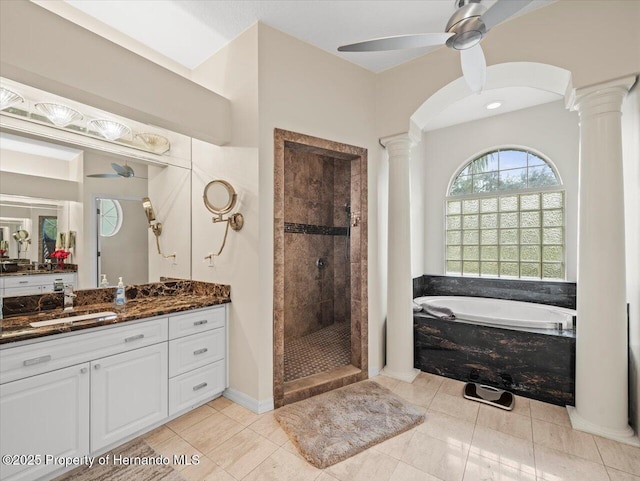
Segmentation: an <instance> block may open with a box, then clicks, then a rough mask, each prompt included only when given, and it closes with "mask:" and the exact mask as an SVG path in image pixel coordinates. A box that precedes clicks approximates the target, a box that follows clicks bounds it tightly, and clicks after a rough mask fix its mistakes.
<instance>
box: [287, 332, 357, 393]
mask: <svg viewBox="0 0 640 481" xmlns="http://www.w3.org/2000/svg"><path fill="white" fill-rule="evenodd" d="M349 364H351V324H350V323H349V322H336V323H334V324H332V325H330V326H328V327H324V328H322V329H320V330H319V331H316V332H312V333H311V334H307V335H306V336H303V337H300V338H298V339H285V341H284V380H285V382H289V381H293V380H294V379H300V378H302V377H307V376H313V375H314V374H319V373H321V372H325V371H330V370H331V369H334V368H336V367H340V366H347V365H349Z"/></svg>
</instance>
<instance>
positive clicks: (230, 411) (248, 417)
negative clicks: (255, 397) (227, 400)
mask: <svg viewBox="0 0 640 481" xmlns="http://www.w3.org/2000/svg"><path fill="white" fill-rule="evenodd" d="M220 412H221V413H222V414H224V415H226V416H229V417H230V418H231V419H233V420H234V421H237V422H239V423H240V424H242V425H243V426H249V424H251V423H254V422H255V421H257V420H258V418H259V417H260V415H259V414H256V413H254V412H253V411H249V410H248V409H247V408H245V407H242V406H240V405H239V404H235V403H234V404H231V405H230V406H227V407H226V408H224V409H222V410H221V411H220Z"/></svg>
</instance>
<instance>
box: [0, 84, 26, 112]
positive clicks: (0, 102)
mask: <svg viewBox="0 0 640 481" xmlns="http://www.w3.org/2000/svg"><path fill="white" fill-rule="evenodd" d="M22 102H24V97H22V95H20V94H19V93H17V92H14V91H13V90H10V89H8V88H6V87H0V110H4V109H8V108H9V107H11V106H12V105H15V104H19V103H22Z"/></svg>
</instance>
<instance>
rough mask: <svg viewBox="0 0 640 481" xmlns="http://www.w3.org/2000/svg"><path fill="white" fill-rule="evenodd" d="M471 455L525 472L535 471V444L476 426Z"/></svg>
mask: <svg viewBox="0 0 640 481" xmlns="http://www.w3.org/2000/svg"><path fill="white" fill-rule="evenodd" d="M471 453H472V454H474V455H477V456H483V457H485V458H489V459H491V460H493V461H497V462H499V463H500V464H504V465H506V466H511V467H512V468H515V469H518V470H520V471H523V472H533V471H534V466H535V465H534V458H533V443H532V442H531V441H527V440H525V439H522V438H516V437H515V436H510V435H508V434H505V433H501V432H499V431H494V430H493V429H489V428H486V427H484V426H480V425H476V429H475V431H474V433H473V441H472V442H471Z"/></svg>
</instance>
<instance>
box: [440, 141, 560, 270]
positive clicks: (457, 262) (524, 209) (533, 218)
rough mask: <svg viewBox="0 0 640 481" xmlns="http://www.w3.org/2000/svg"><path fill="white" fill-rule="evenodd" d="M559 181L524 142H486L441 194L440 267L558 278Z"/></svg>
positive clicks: (544, 161)
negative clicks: (490, 146)
mask: <svg viewBox="0 0 640 481" xmlns="http://www.w3.org/2000/svg"><path fill="white" fill-rule="evenodd" d="M561 186H562V184H561V182H560V179H559V176H558V174H557V173H556V171H555V169H554V168H553V166H552V165H551V164H550V163H549V162H548V161H547V160H545V159H544V158H543V157H542V156H541V155H539V154H536V153H534V152H531V151H529V150H524V149H513V148H506V149H499V150H493V151H490V152H487V153H484V154H482V155H481V156H479V157H476V158H475V159H473V160H471V161H470V162H468V163H467V164H466V165H464V166H463V168H462V169H461V170H460V171H459V172H458V174H457V175H456V176H455V177H454V178H453V180H452V182H451V184H450V187H449V191H448V194H449V195H448V197H447V200H446V260H445V262H446V273H447V274H451V275H463V276H487V277H518V278H530V279H564V278H565V263H564V191H563V190H561Z"/></svg>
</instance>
